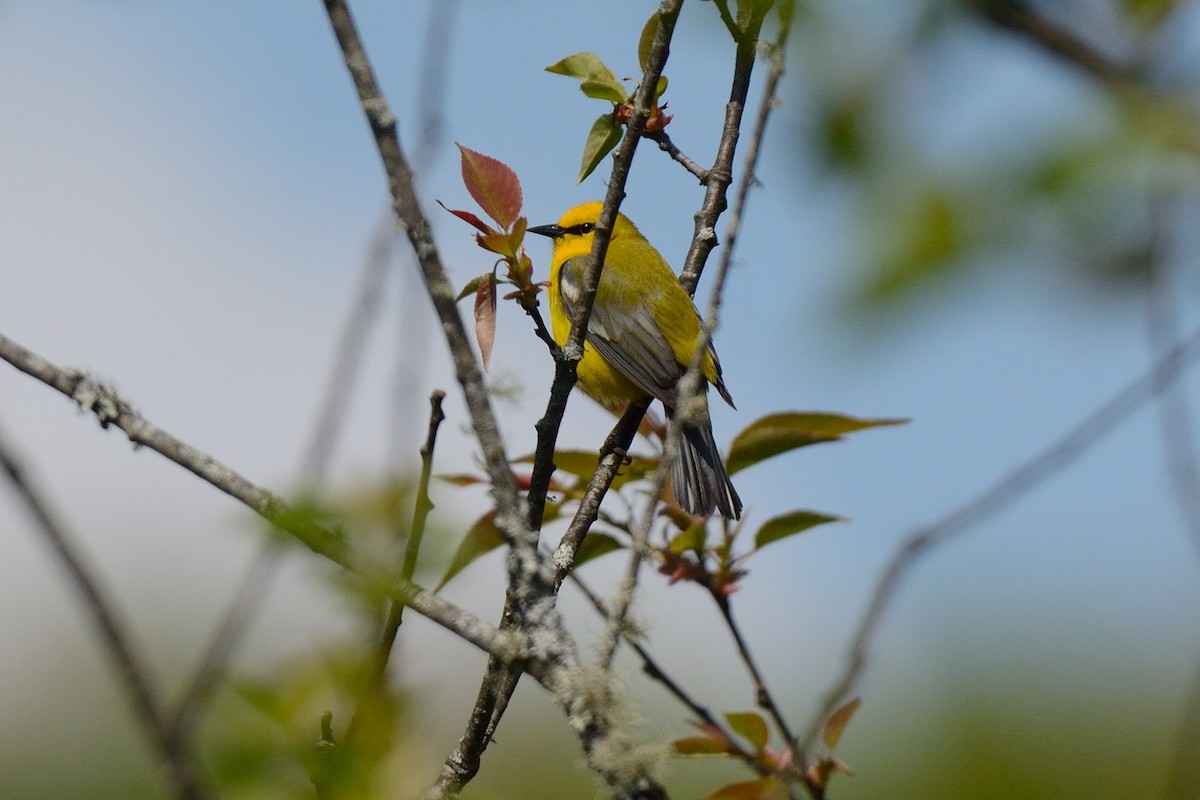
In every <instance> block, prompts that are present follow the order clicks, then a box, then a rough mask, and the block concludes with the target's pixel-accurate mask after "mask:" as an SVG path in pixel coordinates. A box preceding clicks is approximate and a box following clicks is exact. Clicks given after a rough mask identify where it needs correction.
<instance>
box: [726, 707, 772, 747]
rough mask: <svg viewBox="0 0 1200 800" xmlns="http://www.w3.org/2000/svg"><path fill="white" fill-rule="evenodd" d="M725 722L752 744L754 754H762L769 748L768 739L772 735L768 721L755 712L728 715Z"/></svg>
mask: <svg viewBox="0 0 1200 800" xmlns="http://www.w3.org/2000/svg"><path fill="white" fill-rule="evenodd" d="M725 721H726V722H728V723H729V727H731V728H733V730H734V731H735V732H736V733H737V734H738V735H739V736H741V737H743V738H744V739H745V740H746V741H748V742H749V743H750V744H751V746H752V747H753V748H754V752H756V753H758V752H761V751H762V749H763V748H764V747H766V746H767V739H768V738H769V737H770V735H771V734H770V731H769V730H768V729H767V721H766V720H765V719H763V718H762V716H761V715H759V714H756V713H754V712H753V711H745V712H740V713H728V714H726V715H725Z"/></svg>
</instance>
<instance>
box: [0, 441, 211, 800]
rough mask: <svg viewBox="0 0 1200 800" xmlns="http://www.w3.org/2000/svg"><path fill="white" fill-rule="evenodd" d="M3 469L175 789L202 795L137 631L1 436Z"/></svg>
mask: <svg viewBox="0 0 1200 800" xmlns="http://www.w3.org/2000/svg"><path fill="white" fill-rule="evenodd" d="M0 469H3V471H4V474H5V475H6V476H7V477H8V480H9V482H10V483H11V484H12V487H13V489H14V490H15V491H16V493H17V496H18V497H19V498H20V499H21V500H22V501H23V502H24V504H25V507H26V508H27V509H28V511H29V513H30V515H31V516H32V517H33V520H34V522H35V523H36V527H37V530H38V531H39V532H40V533H41V535H42V538H43V539H45V540H46V543H47V544H49V545H50V548H51V550H53V551H54V555H55V556H56V557H57V559H58V561H59V563H60V564H61V565H62V567H63V569H65V570H66V571H67V574H68V575H69V576H70V583H71V586H73V587H74V588H75V591H76V592H78V594H79V597H80V599H81V600H82V601H83V605H84V608H85V609H86V610H87V612H88V614H89V615H90V616H91V618H92V622H93V624H94V625H95V628H96V630H97V631H98V632H99V633H100V639H101V641H102V642H103V644H104V649H105V651H106V652H107V653H108V655H109V657H110V658H111V659H112V661H113V664H114V665H115V666H116V668H117V672H118V674H119V675H120V678H121V683H122V684H124V686H125V691H126V692H128V694H129V697H130V699H131V700H132V701H133V709H134V713H135V716H136V717H137V718H138V721H139V722H141V725H142V728H143V730H144V731H145V732H146V735H147V736H148V737H149V739H150V740H151V742H153V744H154V747H155V749H156V750H158V753H159V756H160V757H161V758H162V760H163V763H164V764H165V765H166V767H167V774H168V775H169V776H170V780H171V784H172V789H173V794H174V796H175V797H178V798H180V799H181V800H197V799H198V798H201V797H204V796H205V792H203V791H202V789H201V787H200V781H199V778H198V777H197V775H196V773H195V768H194V765H193V763H192V760H191V757H190V756H189V754H188V752H187V748H186V746H184V744H183V741H182V740H181V739H179V738H177V737H176V736H174V735H173V732H172V730H171V725H170V723H169V722H168V720H167V716H166V713H165V712H164V710H163V706H162V703H161V702H160V701H159V698H158V693H157V692H156V691H155V689H154V688H153V687H152V686H151V678H150V669H149V667H148V666H147V665H146V663H145V662H144V661H143V660H142V657H141V656H140V655H139V654H138V652H137V650H136V649H135V647H134V644H133V637H132V636H131V635H130V634H129V633H128V632H127V631H126V626H125V624H124V623H123V622H121V620H120V619H119V615H118V613H117V609H116V603H115V602H113V600H112V599H111V598H110V597H109V596H108V592H107V591H106V590H105V589H104V588H103V587H102V586H101V582H100V578H99V576H98V575H96V574H95V573H94V571H93V570H92V568H91V567H89V566H88V565H87V563H86V562H85V559H84V557H83V554H82V553H81V552H80V551H79V548H78V547H77V546H76V545H75V543H74V542H72V540H71V536H70V535H69V534H68V533H67V530H66V528H65V527H64V526H63V525H62V523H60V522H59V521H58V520H57V519H56V514H54V513H53V512H52V511H51V510H50V505H49V503H48V502H47V501H46V500H45V499H44V498H43V497H42V496H41V493H40V492H38V490H37V489H35V488H34V486H33V484H32V483H31V482H30V481H29V479H28V478H26V477H25V474H24V470H23V469H22V467H21V464H20V463H19V462H18V460H17V457H16V456H15V455H13V454H12V453H11V452H10V450H9V448H8V446H7V444H6V443H5V442H3V441H2V440H0Z"/></svg>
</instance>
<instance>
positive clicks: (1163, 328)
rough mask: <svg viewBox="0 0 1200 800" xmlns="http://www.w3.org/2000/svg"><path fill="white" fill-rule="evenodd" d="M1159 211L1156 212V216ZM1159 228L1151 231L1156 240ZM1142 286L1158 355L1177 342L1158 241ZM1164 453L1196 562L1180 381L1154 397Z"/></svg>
mask: <svg viewBox="0 0 1200 800" xmlns="http://www.w3.org/2000/svg"><path fill="white" fill-rule="evenodd" d="M1161 215H1162V211H1161V210H1159V212H1158V214H1157V216H1161ZM1161 235H1163V232H1158V233H1156V234H1155V238H1156V239H1157V238H1159V237H1160V236H1161ZM1152 249H1153V250H1154V251H1156V252H1154V253H1151V256H1150V264H1149V270H1150V274H1149V279H1148V283H1147V286H1146V335H1147V338H1148V339H1149V344H1150V348H1151V351H1152V353H1153V355H1154V356H1156V357H1158V356H1160V355H1162V354H1163V353H1165V352H1167V351H1168V350H1169V349H1170V347H1171V346H1172V345H1173V344H1175V343H1176V342H1178V341H1179V334H1180V330H1179V317H1178V315H1177V314H1176V312H1175V306H1174V297H1173V295H1172V292H1171V286H1170V279H1169V275H1168V272H1167V269H1166V267H1165V265H1164V264H1163V263H1162V258H1161V255H1159V253H1158V252H1157V251H1160V250H1161V249H1162V248H1161V244H1158V246H1154V247H1153V248H1152ZM1157 400H1158V402H1157V403H1156V405H1157V406H1158V420H1159V428H1160V430H1161V434H1162V436H1161V441H1162V448H1163V457H1164V461H1165V466H1166V471H1167V478H1168V482H1169V484H1170V486H1171V493H1172V495H1174V498H1175V507H1176V508H1177V509H1178V511H1179V516H1180V518H1181V520H1182V522H1183V527H1184V531H1185V533H1186V534H1187V537H1188V541H1189V543H1190V544H1191V546H1192V550H1193V553H1194V554H1195V556H1196V559H1197V565H1198V566H1200V467H1198V465H1197V457H1196V434H1195V431H1194V430H1193V428H1192V410H1191V408H1190V404H1189V402H1188V396H1187V392H1186V391H1184V388H1183V387H1182V386H1181V385H1179V384H1172V385H1171V386H1169V387H1167V388H1166V389H1164V390H1163V391H1162V392H1161V393H1160V394H1159V395H1158V398H1157Z"/></svg>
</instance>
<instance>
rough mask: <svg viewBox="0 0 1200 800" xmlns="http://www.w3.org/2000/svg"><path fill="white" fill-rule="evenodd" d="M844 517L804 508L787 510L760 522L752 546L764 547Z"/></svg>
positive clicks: (839, 520) (841, 519)
mask: <svg viewBox="0 0 1200 800" xmlns="http://www.w3.org/2000/svg"><path fill="white" fill-rule="evenodd" d="M844 519H845V517H838V516H834V515H833V514H822V513H820V512H819V511H806V510H804V509H797V510H796V511H789V512H788V513H786V514H780V515H779V516H777V517H771V518H770V519H769V520H767V521H766V522H764V523H763V524H762V527H761V528H759V529H758V534H757V535H756V536H755V537H754V547H755V548H760V547H766V546H767V545H769V544H771V542H777V541H779V540H780V539H785V538H787V537H788V536H794V535H795V534H797V533H803V532H804V531H806V530H808V529H809V528H815V527H816V526H818V525H824V524H825V523H826V522H841V521H843V520H844Z"/></svg>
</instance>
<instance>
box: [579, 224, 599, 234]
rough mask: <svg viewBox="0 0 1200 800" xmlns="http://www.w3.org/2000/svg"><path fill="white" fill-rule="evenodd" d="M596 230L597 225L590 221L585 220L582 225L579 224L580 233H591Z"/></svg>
mask: <svg viewBox="0 0 1200 800" xmlns="http://www.w3.org/2000/svg"><path fill="white" fill-rule="evenodd" d="M594 230H596V226H595V225H593V224H592V223H590V222H583V223H580V225H579V232H580V233H591V232H592V231H594Z"/></svg>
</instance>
